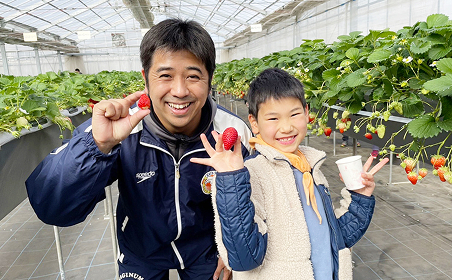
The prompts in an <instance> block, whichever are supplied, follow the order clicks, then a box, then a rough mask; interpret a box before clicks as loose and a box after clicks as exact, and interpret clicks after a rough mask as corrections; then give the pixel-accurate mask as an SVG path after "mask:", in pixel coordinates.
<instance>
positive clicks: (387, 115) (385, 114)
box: [383, 111, 391, 121]
mask: <svg viewBox="0 0 452 280" xmlns="http://www.w3.org/2000/svg"><path fill="white" fill-rule="evenodd" d="M390 116H391V112H389V111H384V112H383V119H384V120H385V121H388V120H389V117H390Z"/></svg>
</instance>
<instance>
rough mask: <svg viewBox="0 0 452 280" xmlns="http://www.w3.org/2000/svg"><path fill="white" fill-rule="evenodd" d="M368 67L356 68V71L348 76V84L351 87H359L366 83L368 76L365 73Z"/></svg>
mask: <svg viewBox="0 0 452 280" xmlns="http://www.w3.org/2000/svg"><path fill="white" fill-rule="evenodd" d="M366 71H367V69H365V68H360V69H358V70H356V71H355V72H353V73H351V74H350V75H348V77H347V85H348V86H349V87H357V86H360V85H362V84H364V83H365V82H366V81H367V77H366V76H364V75H363V73H364V72H366Z"/></svg>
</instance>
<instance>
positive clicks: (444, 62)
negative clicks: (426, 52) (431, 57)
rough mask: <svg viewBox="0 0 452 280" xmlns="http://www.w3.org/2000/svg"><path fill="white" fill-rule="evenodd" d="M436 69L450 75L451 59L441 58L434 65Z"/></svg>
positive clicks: (451, 71)
mask: <svg viewBox="0 0 452 280" xmlns="http://www.w3.org/2000/svg"><path fill="white" fill-rule="evenodd" d="M436 67H437V68H438V69H439V70H440V71H441V72H443V73H446V74H452V58H443V59H441V60H440V61H438V62H437V63H436Z"/></svg>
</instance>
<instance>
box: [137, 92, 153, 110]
mask: <svg viewBox="0 0 452 280" xmlns="http://www.w3.org/2000/svg"><path fill="white" fill-rule="evenodd" d="M138 107H140V108H141V109H143V110H146V109H149V108H151V100H150V99H149V96H148V95H147V94H144V93H143V94H142V95H141V96H140V100H138Z"/></svg>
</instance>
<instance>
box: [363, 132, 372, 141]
mask: <svg viewBox="0 0 452 280" xmlns="http://www.w3.org/2000/svg"><path fill="white" fill-rule="evenodd" d="M364 137H366V138H367V139H369V140H371V139H372V134H371V133H369V132H367V133H366V134H364Z"/></svg>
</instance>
